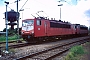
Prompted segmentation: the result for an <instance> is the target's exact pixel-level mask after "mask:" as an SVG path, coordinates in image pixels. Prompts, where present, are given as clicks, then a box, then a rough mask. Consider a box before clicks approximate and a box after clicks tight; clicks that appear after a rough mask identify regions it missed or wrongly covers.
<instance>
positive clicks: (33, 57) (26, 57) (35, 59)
mask: <svg viewBox="0 0 90 60" xmlns="http://www.w3.org/2000/svg"><path fill="white" fill-rule="evenodd" d="M88 38H89V37H82V38H75V39H73V40H72V41H68V42H65V43H63V44H57V45H54V46H51V47H49V48H46V49H44V50H37V51H28V52H24V53H23V54H22V53H21V54H17V55H15V54H12V55H8V56H7V57H6V59H5V60H48V59H52V58H53V57H55V56H57V55H58V54H61V53H64V52H65V51H67V50H68V49H70V48H71V47H72V46H74V45H78V44H81V43H85V42H87V41H88Z"/></svg>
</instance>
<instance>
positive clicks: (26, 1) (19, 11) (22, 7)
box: [19, 0, 28, 12]
mask: <svg viewBox="0 0 90 60" xmlns="http://www.w3.org/2000/svg"><path fill="white" fill-rule="evenodd" d="M27 2H28V0H26V1H25V3H24V5H23V6H22V7H21V9H22V8H23V7H24V6H25V4H26V3H27ZM21 9H20V10H21ZM19 12H20V11H19Z"/></svg>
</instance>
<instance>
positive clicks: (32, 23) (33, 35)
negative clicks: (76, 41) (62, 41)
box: [21, 17, 88, 42]
mask: <svg viewBox="0 0 90 60" xmlns="http://www.w3.org/2000/svg"><path fill="white" fill-rule="evenodd" d="M84 27H85V26H84ZM81 29H83V30H81ZM87 30H88V29H87V27H85V28H82V27H81V25H78V24H71V23H68V22H63V21H61V20H59V21H57V20H49V19H45V18H43V17H38V18H34V19H25V20H23V21H22V32H21V33H22V37H23V39H24V40H26V41H28V42H38V41H42V40H43V39H45V40H47V39H49V38H50V39H51V38H60V37H62V36H67V35H68V36H72V35H76V34H82V33H83V34H84V33H85V34H87ZM80 31H81V32H80Z"/></svg>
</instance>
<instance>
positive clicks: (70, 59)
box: [65, 45, 85, 60]
mask: <svg viewBox="0 0 90 60" xmlns="http://www.w3.org/2000/svg"><path fill="white" fill-rule="evenodd" d="M84 53H85V51H84V48H83V47H82V46H81V45H80V46H75V47H72V48H71V49H70V52H69V54H68V55H67V56H66V57H65V60H79V58H78V56H79V55H81V54H84Z"/></svg>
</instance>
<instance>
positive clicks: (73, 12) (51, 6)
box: [0, 0, 90, 30]
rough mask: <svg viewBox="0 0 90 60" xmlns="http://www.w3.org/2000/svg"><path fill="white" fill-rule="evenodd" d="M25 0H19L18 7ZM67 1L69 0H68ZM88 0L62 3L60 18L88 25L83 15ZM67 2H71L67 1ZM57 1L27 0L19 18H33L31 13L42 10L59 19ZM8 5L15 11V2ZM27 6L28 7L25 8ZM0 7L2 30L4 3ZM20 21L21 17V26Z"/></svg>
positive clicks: (1, 28)
mask: <svg viewBox="0 0 90 60" xmlns="http://www.w3.org/2000/svg"><path fill="white" fill-rule="evenodd" d="M9 1H10V2H14V1H13V0H9ZM25 1H26V0H21V1H20V2H19V9H20V8H21V7H22V5H23V4H24V3H25ZM68 1H69V0H68ZM89 2H90V0H87V1H84V0H81V1H79V2H78V4H77V5H72V4H71V5H70V4H68V3H63V6H62V7H61V12H62V13H61V14H62V16H61V18H62V20H63V21H64V20H65V21H69V22H71V23H78V24H79V23H80V24H83V25H87V26H90V24H89V22H88V21H87V19H88V20H89V18H87V17H86V16H85V15H84V12H85V11H86V10H88V9H90V7H89V6H90V4H89ZM69 3H71V2H70V1H69ZM58 4H60V3H58V2H57V0H52V1H51V0H28V2H27V3H26V5H25V6H24V7H23V9H24V11H21V12H20V13H21V16H20V17H21V18H22V17H23V19H27V18H33V17H32V16H31V14H33V15H35V16H36V14H35V13H36V12H37V11H41V10H43V11H44V12H45V13H46V14H47V15H46V14H45V13H44V15H45V16H49V18H56V19H59V18H60V7H59V6H57V5H58ZM9 7H10V8H12V9H14V10H15V11H16V3H13V4H9ZM10 8H8V11H10ZM27 8H28V9H27ZM0 9H2V10H3V11H0V16H1V17H0V20H2V21H1V22H0V24H1V25H0V30H3V28H5V20H4V19H3V17H4V16H3V13H4V12H5V5H4V6H3V7H0ZM22 14H23V15H22ZM21 22H22V19H20V27H21V25H22V24H21ZM2 26H3V27H2Z"/></svg>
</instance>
